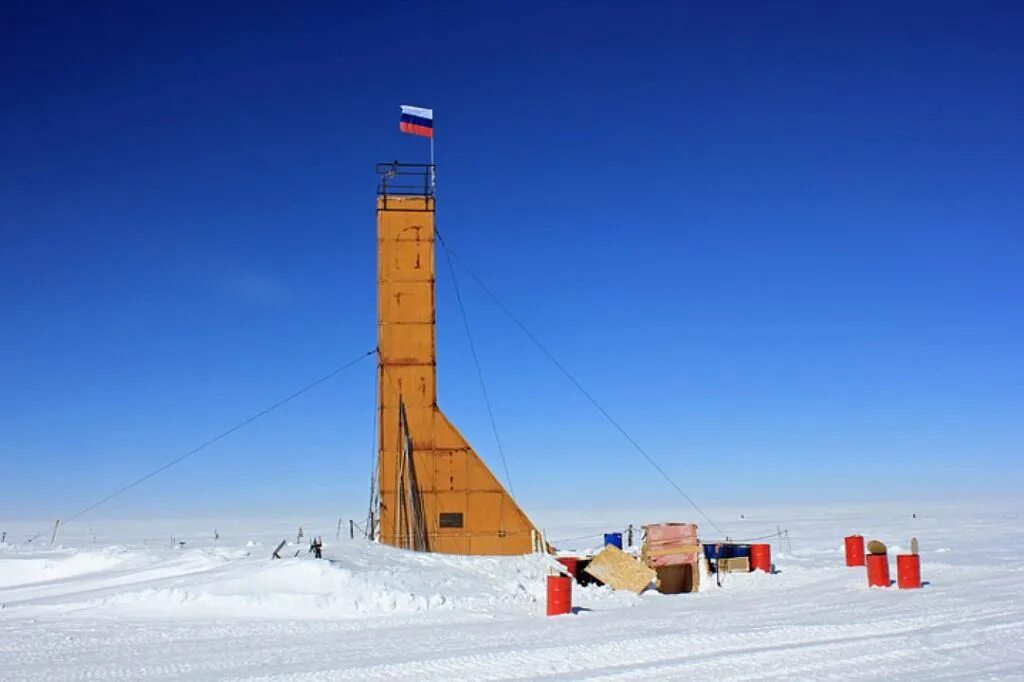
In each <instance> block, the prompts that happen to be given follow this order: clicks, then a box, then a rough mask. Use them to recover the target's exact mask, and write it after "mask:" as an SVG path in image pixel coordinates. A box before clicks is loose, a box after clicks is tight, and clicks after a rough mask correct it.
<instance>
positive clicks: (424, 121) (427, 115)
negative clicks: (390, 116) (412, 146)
mask: <svg viewBox="0 0 1024 682" xmlns="http://www.w3.org/2000/svg"><path fill="white" fill-rule="evenodd" d="M401 106H402V119H401V121H400V122H399V123H398V129H399V130H401V131H402V132H403V133H410V134H412V135H419V136H421V137H433V136H434V110H433V109H423V108H421V107H410V106H408V105H405V104H403V105H401Z"/></svg>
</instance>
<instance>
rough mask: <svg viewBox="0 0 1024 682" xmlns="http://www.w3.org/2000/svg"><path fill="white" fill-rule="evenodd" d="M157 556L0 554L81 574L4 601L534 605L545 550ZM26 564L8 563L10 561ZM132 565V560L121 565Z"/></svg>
mask: <svg viewBox="0 0 1024 682" xmlns="http://www.w3.org/2000/svg"><path fill="white" fill-rule="evenodd" d="M165 554H166V556H155V555H152V554H149V553H146V552H142V551H130V550H125V549H123V548H112V549H110V550H106V551H104V552H81V553H74V554H69V555H65V556H63V557H61V558H47V559H42V558H37V559H25V560H22V561H20V562H19V561H14V562H7V561H3V562H0V571H2V572H0V576H6V577H7V583H6V585H21V586H22V587H24V586H26V585H29V586H30V585H31V584H32V583H33V582H38V580H39V578H40V576H42V575H51V576H52V575H60V576H64V577H69V578H71V577H74V576H77V579H76V580H73V581H72V583H73V585H70V586H68V589H66V590H64V591H62V592H61V593H59V594H56V595H54V594H47V595H46V596H44V597H35V593H34V592H31V591H29V592H28V593H27V594H24V591H21V592H19V591H15V596H24V597H27V598H26V599H21V600H18V599H15V600H12V601H8V602H7V603H6V604H5V606H6V607H7V608H8V609H17V608H27V607H34V608H36V609H42V610H44V611H47V612H51V613H52V612H54V611H56V612H82V611H88V612H91V613H107V614H109V615H119V616H124V615H128V614H130V615H132V616H140V617H169V616H175V615H178V614H181V615H186V614H187V615H189V616H195V617H216V618H232V617H246V618H270V619H275V618H326V619H334V618H340V619H345V618H365V617H373V616H381V615H388V614H413V613H420V612H430V611H459V612H464V613H468V614H487V613H492V612H493V611H494V610H495V608H496V607H500V610H501V611H505V612H507V611H513V612H514V611H519V612H524V611H525V612H536V611H538V610H539V609H540V608H542V604H543V602H544V600H545V577H546V576H547V575H548V574H549V573H550V572H551V569H553V568H558V564H557V563H556V562H555V561H554V560H553V559H552V558H551V557H548V556H543V555H525V556H514V557H464V556H451V555H442V554H420V553H412V552H406V551H401V550H395V549H392V548H389V547H383V546H379V545H373V544H365V543H357V544H352V545H346V546H344V547H342V548H341V551H340V552H338V553H337V554H336V555H335V556H334V557H333V558H329V559H326V560H322V561H318V560H315V559H310V558H306V557H305V556H303V557H301V558H285V559H281V560H271V559H268V558H265V557H264V556H260V557H255V556H252V555H251V554H250V553H249V552H246V551H244V550H234V551H229V550H224V549H221V550H211V549H205V550H183V551H174V552H169V553H165ZM19 563H20V564H22V565H23V566H22V567H21V568H14V569H12V568H11V564H14V565H17V564H19ZM127 566H131V567H133V568H135V569H136V570H131V571H128V570H123V569H125V568H126V567H127ZM579 592H580V597H581V598H582V599H583V600H584V601H602V600H612V601H615V602H618V603H620V604H629V603H631V602H632V601H635V597H633V596H632V595H621V594H615V593H612V592H611V591H610V590H599V589H590V590H582V589H581V590H579Z"/></svg>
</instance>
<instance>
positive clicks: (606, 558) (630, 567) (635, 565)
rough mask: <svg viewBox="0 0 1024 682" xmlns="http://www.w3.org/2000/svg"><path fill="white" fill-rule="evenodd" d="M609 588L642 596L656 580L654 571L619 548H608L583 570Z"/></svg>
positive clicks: (609, 546) (599, 553)
mask: <svg viewBox="0 0 1024 682" xmlns="http://www.w3.org/2000/svg"><path fill="white" fill-rule="evenodd" d="M583 570H584V571H586V572H587V573H589V574H590V575H592V576H594V577H595V578H597V579H598V580H600V581H601V582H603V583H604V584H605V585H607V586H608V587H611V588H612V589H615V590H629V591H630V592H636V593H637V594H640V593H641V592H643V591H644V590H646V589H647V586H648V585H650V584H651V581H653V580H654V578H655V573H654V571H653V570H652V569H650V568H648V567H647V566H645V565H644V563H643V562H642V561H640V560H639V559H634V558H633V557H631V556H630V555H628V554H626V553H625V552H623V551H622V550H621V549H619V548H618V547H613V546H611V545H608V546H606V547H605V548H604V549H602V550H601V551H600V552H598V553H597V555H596V556H595V557H594V558H593V560H592V561H591V562H590V563H589V564H588V565H587V567H586V568H584V569H583Z"/></svg>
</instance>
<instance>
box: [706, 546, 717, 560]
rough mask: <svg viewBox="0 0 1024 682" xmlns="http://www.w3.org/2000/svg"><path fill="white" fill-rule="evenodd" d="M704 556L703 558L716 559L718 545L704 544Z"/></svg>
mask: <svg viewBox="0 0 1024 682" xmlns="http://www.w3.org/2000/svg"><path fill="white" fill-rule="evenodd" d="M704 558H705V559H717V558H718V545H704Z"/></svg>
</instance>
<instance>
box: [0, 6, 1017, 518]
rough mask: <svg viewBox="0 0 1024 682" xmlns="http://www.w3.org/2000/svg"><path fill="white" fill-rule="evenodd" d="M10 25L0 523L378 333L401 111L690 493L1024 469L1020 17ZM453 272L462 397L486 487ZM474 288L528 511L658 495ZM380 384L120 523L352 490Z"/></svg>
mask: <svg viewBox="0 0 1024 682" xmlns="http://www.w3.org/2000/svg"><path fill="white" fill-rule="evenodd" d="M627 5H628V7H629V8H628V9H627ZM2 12H3V16H2V17H0V32H2V39H0V75H2V82H0V88H2V93H3V99H2V105H0V130H2V131H3V134H2V135H0V160H2V163H0V174H2V175H0V229H2V244H0V246H2V248H0V465H2V466H0V487H2V489H3V495H2V496H0V518H26V517H27V518H54V517H57V516H60V515H66V514H68V513H70V512H72V511H74V510H76V509H78V508H80V507H83V506H85V505H87V504H89V503H90V502H92V501H94V500H95V499H97V498H99V497H101V496H102V495H104V494H105V493H107V492H109V491H110V490H111V489H114V488H116V487H118V486H119V485H120V484H122V483H125V482H127V481H130V480H131V479H133V478H134V477H136V476H138V475H141V474H143V473H145V472H146V471H148V470H149V469H151V468H153V467H154V466H157V465H159V464H161V463H162V462H164V461H166V460H168V459H171V458H173V457H175V456H177V455H179V454H181V453H182V452H185V451H187V450H189V449H190V448H192V447H194V446H196V445H198V444H199V443H201V442H202V441H204V440H205V439H206V438H208V437H210V436H212V435H215V434H216V433H218V432H219V431H221V430H223V429H225V428H227V427H229V426H231V425H233V424H234V423H236V422H237V421H239V420H241V419H243V418H245V417H247V416H249V415H250V414H252V413H253V412H255V411H258V410H259V409H261V408H263V407H265V406H266V405H268V404H270V403H273V402H274V401H275V400H277V399H279V398H281V397H283V396H285V395H287V394H288V393H290V392H291V391H293V390H295V389H297V388H299V387H301V386H302V385H304V384H305V383H307V382H309V381H312V380H314V379H316V378H317V377H319V376H321V375H322V374H324V373H326V372H328V371H329V370H331V369H332V368H334V367H336V366H338V365H340V364H342V363H343V362H345V361H347V360H349V359H351V358H353V357H355V356H356V355H358V354H359V353H362V352H364V351H366V350H368V349H370V348H371V347H373V346H374V345H375V343H376V339H375V334H376V329H375V314H376V309H375V293H376V292H375V267H376V266H375V240H374V237H375V223H374V200H375V197H374V192H375V185H376V177H375V175H374V163H375V162H377V161H389V160H392V159H395V158H400V159H403V160H407V161H424V160H425V159H426V153H427V151H426V150H427V145H426V142H425V141H424V140H423V139H421V138H415V137H412V136H407V135H402V134H400V133H399V132H398V116H399V110H398V105H399V104H413V105H419V106H425V107H433V108H434V109H435V111H436V131H437V161H438V164H439V171H438V174H439V187H440V199H439V202H438V207H439V208H438V221H439V225H440V226H441V229H442V231H443V232H444V233H446V236H447V239H448V241H449V243H450V244H451V246H452V248H453V249H454V250H455V251H456V252H457V253H458V254H459V256H460V257H461V259H462V260H463V261H464V262H465V263H467V265H469V267H470V268H472V269H473V270H474V271H475V272H477V273H478V274H479V275H480V276H482V277H483V278H484V279H485V280H486V281H487V283H488V284H489V286H490V287H491V288H492V289H493V290H494V291H495V292H496V293H497V294H498V295H499V296H501V297H502V298H503V299H504V300H505V302H506V303H507V304H508V305H509V307H510V308H512V309H513V310H514V311H515V312H516V313H517V314H518V315H519V316H520V317H521V318H522V319H523V320H524V321H525V322H526V323H527V324H528V325H529V326H530V328H531V329H532V330H533V331H534V333H535V334H536V335H537V336H538V337H539V338H540V339H541V340H542V341H543V342H544V343H545V344H546V345H547V346H548V347H549V348H550V349H551V350H552V352H554V353H555V355H557V356H558V357H559V358H560V360H561V361H562V362H563V363H564V364H565V365H566V366H567V367H568V368H569V369H570V370H571V371H572V372H573V373H574V374H575V375H576V376H577V377H578V378H579V380H580V381H581V382H582V383H583V384H584V385H585V386H587V387H588V388H589V390H590V391H591V392H592V393H593V394H594V395H595V396H596V397H597V398H598V399H599V400H600V401H601V402H602V403H603V404H604V405H605V407H606V408H607V409H608V410H609V411H610V412H611V413H612V414H613V415H615V416H616V418H617V419H618V420H619V421H620V422H621V423H622V424H623V425H624V426H625V427H626V428H627V429H628V430H629V431H630V432H631V433H632V434H633V436H634V437H635V438H636V439H637V440H638V441H639V442H640V443H641V444H643V446H644V447H645V448H646V449H647V450H648V451H649V452H650V453H651V454H652V456H654V457H655V458H657V459H658V461H659V462H661V464H662V466H664V468H665V469H666V470H668V471H669V472H670V473H671V474H672V475H673V476H674V477H675V478H676V479H677V480H678V481H679V483H680V484H681V485H682V487H683V488H684V489H686V490H687V491H688V492H689V493H690V494H691V495H692V496H693V497H695V498H696V499H697V500H698V501H699V502H702V503H705V504H709V505H710V504H712V503H715V502H722V501H727V502H732V501H736V500H741V501H750V502H751V503H752V504H753V503H759V502H762V501H763V502H776V501H800V500H804V499H807V500H813V501H821V500H828V499H837V500H844V501H849V500H857V499H862V498H865V497H869V498H870V497H880V498H885V499H899V498H901V497H904V496H908V495H909V496H915V497H918V498H930V499H946V498H949V497H962V496H968V497H976V498H977V497H985V496H989V495H992V496H995V495H999V496H1006V495H1010V494H1013V493H1014V492H1015V491H1017V492H1019V488H1020V487H1021V486H1022V484H1024V474H1022V468H1024V465H1022V463H1021V462H1022V456H1024V432H1022V424H1024V358H1022V351H1024V305H1022V301H1024V279H1022V272H1024V236H1022V227H1024V210H1022V209H1024V191H1022V190H1024V183H1022V180H1024V128H1022V121H1024V87H1022V85H1024V83H1022V81H1024V43H1022V41H1021V36H1022V35H1024V10H1022V9H1021V6H1020V4H1019V3H1013V2H1007V3H998V4H993V3H983V2H962V3H957V4H947V3H941V2H938V3H937V2H927V3H913V2H903V3H892V2H856V3H852V2H850V3H831V2H809V3H793V2H778V3H776V2H772V3H765V2H749V3H748V2H736V3H684V2H659V3H647V2H641V3H608V4H603V3H589V2H588V3H579V4H572V3H569V4H565V3H541V4H538V5H532V4H529V3H521V2H517V3H491V2H467V3H461V4H459V5H456V4H454V3H424V2H418V3H405V2H388V3H378V2H365V3H357V2H332V3H321V4H316V3H298V4H296V3H284V2H281V3H262V2H254V3H238V4H236V5H235V6H234V7H231V6H230V3H195V4H189V3H148V2H144V3H138V2H124V3H107V2H96V3H70V4H68V5H66V6H60V5H56V4H48V3H34V2H27V1H22V2H8V3H4V9H3V10H2ZM438 273H439V279H438V306H439V310H438V320H439V325H440V326H439V331H438V340H439V346H440V347H439V369H440V403H441V404H442V406H443V407H444V408H445V409H446V411H447V412H448V413H449V414H450V415H451V416H452V418H453V420H454V421H455V422H456V423H457V424H458V425H459V427H460V428H461V429H462V430H463V431H464V433H465V434H466V435H467V436H468V437H469V438H470V440H471V441H472V442H473V443H474V444H475V446H476V448H477V449H478V451H480V453H481V454H482V455H483V456H484V458H485V459H487V460H488V461H489V462H490V463H491V464H492V467H493V468H494V469H495V471H496V472H500V470H501V467H500V464H499V461H498V458H497V454H496V450H495V446H494V440H493V436H492V435H491V432H490V427H489V424H488V422H487V417H486V410H485V407H484V403H483V400H482V398H481V396H480V390H479V386H478V385H477V383H476V378H475V375H474V371H473V366H472V363H471V360H470V358H469V356H468V354H467V348H468V346H467V341H466V336H465V332H464V330H463V327H462V323H461V319H460V318H459V315H458V309H457V307H456V304H455V299H454V295H453V289H452V281H451V278H450V275H449V273H448V270H447V266H446V264H445V263H444V261H443V260H439V262H438ZM460 283H461V285H462V288H463V294H464V297H465V299H466V306H467V309H468V313H469V319H470V323H471V325H472V326H473V330H474V338H475V341H476V344H477V346H478V349H479V352H480V357H481V362H482V366H483V371H484V374H485V378H486V379H487V381H488V387H489V390H490V393H491V396H492V398H493V403H494V410H495V415H496V418H497V423H498V427H499V429H500V431H501V435H502V437H503V440H504V445H505V449H506V452H507V456H508V460H509V467H510V469H511V473H512V481H513V485H514V488H515V491H516V493H517V496H518V497H519V498H520V499H521V501H522V503H523V504H524V506H525V507H526V508H527V510H529V509H530V508H531V507H532V508H536V507H540V506H544V507H545V508H550V507H552V506H564V507H585V506H587V505H593V504H596V502H595V499H601V498H607V499H609V500H611V502H607V503H605V502H602V503H604V504H622V505H623V506H627V505H632V506H635V505H636V504H639V503H658V504H672V503H674V502H675V501H676V500H677V497H676V496H675V493H674V492H673V491H672V490H671V489H670V488H668V487H667V486H666V485H665V484H664V482H663V481H661V480H660V479H658V478H657V476H656V474H655V473H654V472H653V471H652V470H651V468H650V467H649V466H648V465H647V464H646V463H645V462H644V461H643V460H642V459H641V458H640V457H639V456H638V455H637V454H636V453H635V452H634V451H632V450H631V448H630V446H629V444H628V443H627V442H626V441H625V440H623V439H622V438H621V437H620V436H619V435H618V434H617V433H616V432H615V431H614V430H613V429H612V428H611V427H610V426H609V425H608V424H607V423H606V422H604V421H603V420H602V418H601V417H600V416H599V415H598V414H596V413H595V411H594V410H593V409H592V407H590V405H589V404H588V403H587V402H586V400H585V399H583V398H582V397H580V396H579V394H577V393H576V392H575V391H574V389H573V388H572V386H571V385H570V384H569V383H568V382H567V381H566V380H565V379H564V377H562V376H561V375H560V374H558V372H557V371H556V370H555V369H553V368H552V367H551V365H550V364H549V363H548V362H547V360H545V358H544V357H543V356H542V355H540V354H539V353H538V352H537V350H536V349H535V348H533V347H532V346H531V345H530V344H529V342H528V341H527V340H526V339H525V338H524V337H523V336H522V335H521V334H520V333H519V332H518V331H517V329H516V328H515V327H514V326H513V325H512V324H511V323H510V322H509V321H508V320H507V319H506V318H504V317H503V316H502V313H501V312H500V311H499V310H498V309H497V308H496V307H495V306H494V305H492V304H491V303H490V302H489V301H488V299H487V298H486V296H484V295H483V294H482V293H481V292H480V291H479V290H478V289H476V288H474V285H473V283H472V281H471V280H470V279H469V277H468V276H466V275H465V274H463V275H461V276H460ZM373 383H374V369H373V362H372V360H371V361H366V362H364V363H363V364H361V365H359V366H357V367H356V368H353V369H352V370H349V371H348V372H346V373H344V374H343V375H341V376H339V377H338V378H336V379H335V380H333V381H332V382H330V383H329V384H327V385H324V386H322V387H320V388H318V389H317V390H315V391H313V392H311V393H309V394H307V395H304V396H303V397H301V398H300V399H297V400H296V401H294V402H292V403H290V404H289V405H287V406H286V407H284V408H282V409H281V410H279V411H277V412H274V413H273V414H272V415H270V416H268V417H267V418H265V419H263V420H261V421H259V422H258V423H256V424H254V425H253V426H251V427H248V428H246V429H244V430H242V431H240V432H238V433H236V434H234V435H233V436H231V437H230V438H228V439H226V440H224V441H223V442H221V443H219V444H217V445H215V446H213V447H211V448H209V449H207V450H206V451H204V452H202V453H201V454H199V455H197V456H195V457H194V458H192V459H190V460H187V461H186V462H184V463H182V464H181V465H180V466H178V467H176V468H174V469H172V470H170V471H168V472H166V473H165V474H163V475H161V476H159V477H157V478H155V479H153V480H152V481H150V482H148V483H146V484H145V485H143V486H140V487H139V488H137V489H136V490H134V491H132V492H131V493H129V494H127V495H125V496H124V497H123V498H121V499H119V500H118V501H116V502H115V503H112V504H111V505H110V506H109V507H108V508H107V509H105V510H104V511H103V513H102V514H106V515H108V516H117V515H122V516H123V515H128V514H132V515H164V516H166V515H171V514H182V513H187V514H191V513H195V514H249V513H255V512H262V511H268V510H276V509H297V508H302V509H315V510H320V511H325V512H328V513H329V512H331V511H332V510H335V509H338V510H341V509H345V510H349V509H352V508H362V507H363V506H364V505H365V502H366V496H367V489H368V479H369V468H370V462H371V458H372V456H373V453H372V446H373V433H372V421H371V419H372V413H373ZM595 496H597V497H595ZM97 514H98V515H102V514H101V513H100V512H97ZM681 515H682V514H681Z"/></svg>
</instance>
